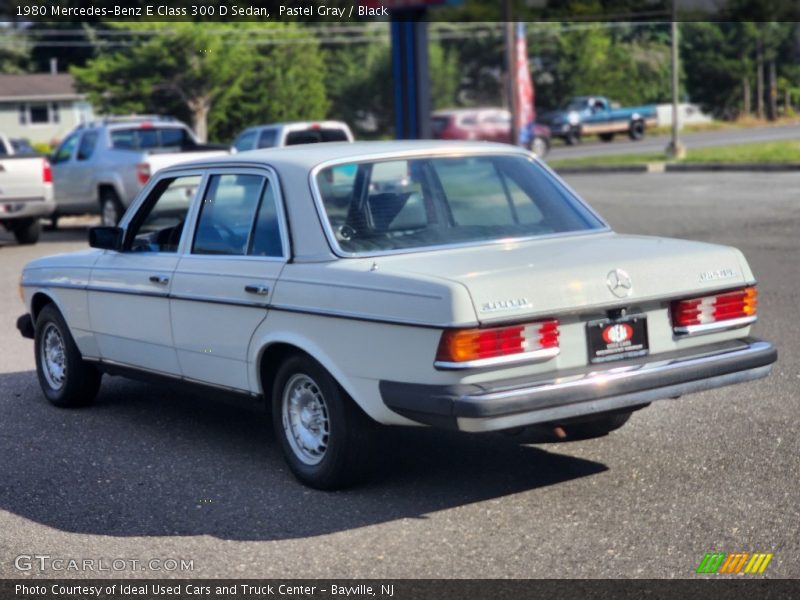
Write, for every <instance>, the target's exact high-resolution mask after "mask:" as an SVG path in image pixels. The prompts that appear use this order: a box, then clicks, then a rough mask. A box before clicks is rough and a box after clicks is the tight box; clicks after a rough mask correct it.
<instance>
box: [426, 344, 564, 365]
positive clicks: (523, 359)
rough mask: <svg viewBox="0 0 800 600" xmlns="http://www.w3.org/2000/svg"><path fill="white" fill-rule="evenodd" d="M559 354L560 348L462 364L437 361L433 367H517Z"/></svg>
mask: <svg viewBox="0 0 800 600" xmlns="http://www.w3.org/2000/svg"><path fill="white" fill-rule="evenodd" d="M560 352H561V349H560V348H541V349H539V350H533V351H532V352H521V353H519V354H511V355H508V356H496V357H494V358H481V359H479V360H467V361H464V362H449V361H443V360H437V361H436V362H434V363H433V366H434V367H436V368H437V369H439V370H455V369H481V368H485V367H499V366H506V365H517V364H521V363H529V362H544V361H547V360H550V359H551V358H555V357H556V356H558V355H559V353H560Z"/></svg>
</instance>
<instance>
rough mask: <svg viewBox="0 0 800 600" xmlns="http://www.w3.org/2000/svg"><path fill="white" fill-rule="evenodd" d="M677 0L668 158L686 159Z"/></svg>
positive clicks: (673, 13)
mask: <svg viewBox="0 0 800 600" xmlns="http://www.w3.org/2000/svg"><path fill="white" fill-rule="evenodd" d="M676 4H677V0H672V61H671V62H672V141H670V143H669V146H667V150H666V152H667V156H669V157H671V158H678V159H680V158H684V157H685V156H686V147H685V146H684V145H683V144H682V143H681V140H680V137H679V133H678V131H679V129H678V71H679V62H678V41H679V40H678V21H677V18H678V11H677V9H676Z"/></svg>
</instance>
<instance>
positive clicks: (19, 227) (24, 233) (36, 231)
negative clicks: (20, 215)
mask: <svg viewBox="0 0 800 600" xmlns="http://www.w3.org/2000/svg"><path fill="white" fill-rule="evenodd" d="M11 231H12V232H13V233H14V238H15V239H16V240H17V243H18V244H23V245H29V244H35V243H36V242H38V241H39V236H40V235H41V234H42V224H41V223H39V219H20V220H19V221H13V222H12V225H11Z"/></svg>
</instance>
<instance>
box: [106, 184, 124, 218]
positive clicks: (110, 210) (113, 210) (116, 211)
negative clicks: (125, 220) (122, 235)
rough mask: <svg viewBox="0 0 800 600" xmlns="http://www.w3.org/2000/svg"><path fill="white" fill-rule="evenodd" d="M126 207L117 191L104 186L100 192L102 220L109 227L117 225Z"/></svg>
mask: <svg viewBox="0 0 800 600" xmlns="http://www.w3.org/2000/svg"><path fill="white" fill-rule="evenodd" d="M124 214H125V208H124V207H123V206H122V202H120V200H119V197H118V196H117V193H116V192H115V191H114V190H112V189H111V188H103V189H102V191H101V192H100V221H101V222H102V224H103V225H105V226H107V227H116V226H117V225H118V224H119V222H120V220H121V219H122V215H124Z"/></svg>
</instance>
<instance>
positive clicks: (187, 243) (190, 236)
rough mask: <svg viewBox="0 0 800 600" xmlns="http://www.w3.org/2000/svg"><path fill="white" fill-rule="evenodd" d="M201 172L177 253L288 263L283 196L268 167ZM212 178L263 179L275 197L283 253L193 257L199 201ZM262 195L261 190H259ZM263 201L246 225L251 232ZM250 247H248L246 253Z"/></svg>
mask: <svg viewBox="0 0 800 600" xmlns="http://www.w3.org/2000/svg"><path fill="white" fill-rule="evenodd" d="M202 170H203V172H204V177H203V181H202V182H201V185H200V186H198V193H197V194H195V197H194V198H193V199H192V208H193V210H190V212H189V213H187V217H186V221H187V223H186V226H184V228H183V236H184V237H182V238H181V243H180V245H179V247H178V251H179V253H181V254H182V255H184V256H188V257H192V258H195V259H202V260H214V261H217V260H262V261H264V260H266V261H270V262H283V263H286V262H289V261H290V260H291V243H290V239H289V223H288V219H287V215H286V208H285V204H284V200H283V192H282V189H281V186H280V179H279V178H278V174H277V172H276V171H275V169H273V168H272V167H270V166H268V165H263V166H262V165H240V166H235V165H232V166H228V165H225V166H222V165H219V166H208V167H205V168H203V169H202ZM213 175H258V176H259V177H265V178H266V180H267V185H269V186H273V188H272V192H273V195H274V197H275V204H276V206H275V210H276V213H277V215H278V230H279V231H280V235H281V249H282V250H283V255H282V256H254V255H252V254H193V253H192V243H193V241H194V237H195V233H196V231H197V226H198V225H199V218H200V212H201V211H200V203H201V200H202V198H205V195H206V192H207V189H208V186H209V184H210V182H211V177H212V176H213ZM262 191H263V190H262ZM262 201H263V197H261V198H259V205H258V207H256V210H255V212H254V213H253V220H252V222H251V223H250V228H251V232H252V231H253V225H254V224H255V222H256V219H257V218H258V212H259V209H260V207H261V202H262ZM249 250H250V247H249V245H248V251H249Z"/></svg>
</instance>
